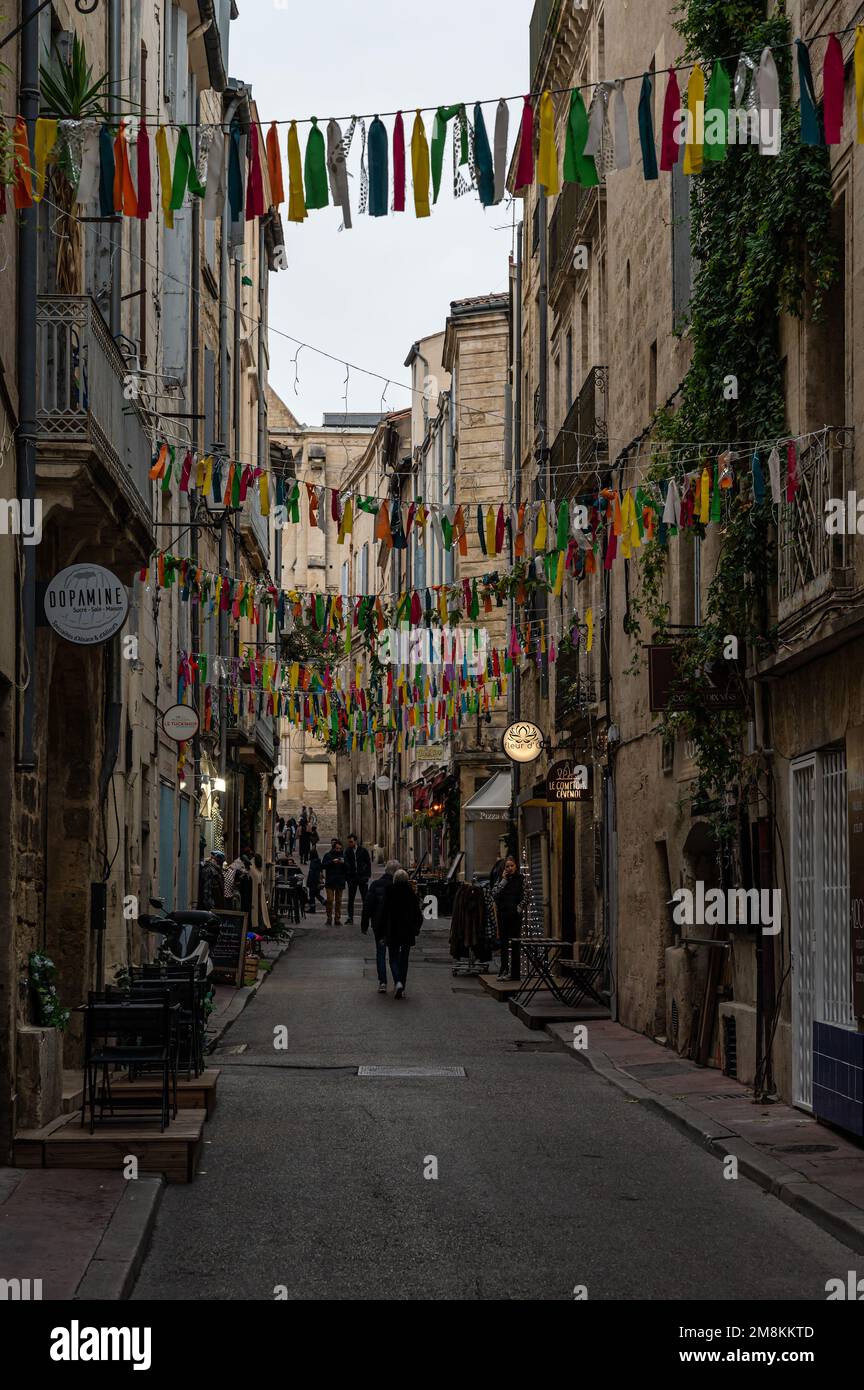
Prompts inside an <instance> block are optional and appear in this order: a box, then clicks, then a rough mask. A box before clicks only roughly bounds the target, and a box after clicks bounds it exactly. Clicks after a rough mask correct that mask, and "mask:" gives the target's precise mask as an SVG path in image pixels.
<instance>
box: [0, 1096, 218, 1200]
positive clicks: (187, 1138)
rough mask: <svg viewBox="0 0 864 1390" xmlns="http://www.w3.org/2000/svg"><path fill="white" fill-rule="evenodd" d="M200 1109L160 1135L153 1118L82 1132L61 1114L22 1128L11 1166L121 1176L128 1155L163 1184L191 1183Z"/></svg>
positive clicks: (75, 1120) (75, 1119) (183, 1114)
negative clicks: (107, 1172)
mask: <svg viewBox="0 0 864 1390" xmlns="http://www.w3.org/2000/svg"><path fill="white" fill-rule="evenodd" d="M204 1119H205V1114H204V1110H203V1108H202V1109H198V1110H178V1112H177V1118H176V1120H172V1121H171V1123H170V1124H169V1125H168V1128H167V1129H166V1130H165V1132H164V1134H160V1132H159V1123H158V1121H157V1120H149V1119H148V1120H143V1121H139V1122H138V1123H133V1122H131V1121H125V1122H124V1121H122V1120H117V1121H115V1122H114V1123H113V1124H103V1125H99V1124H97V1126H96V1131H95V1133H93V1134H91V1133H90V1127H89V1125H85V1126H84V1128H83V1129H82V1127H81V1121H80V1117H79V1116H78V1115H61V1116H59V1118H58V1119H56V1120H53V1121H52V1123H51V1124H50V1125H46V1126H45V1128H44V1129H31V1130H22V1131H21V1132H20V1133H19V1134H17V1135H16V1136H15V1144H14V1148H13V1153H12V1164H13V1166H14V1167H16V1168H99V1169H110V1170H113V1171H115V1172H122V1171H123V1166H124V1164H125V1162H126V1160H127V1158H128V1157H129V1156H130V1155H134V1157H135V1158H137V1159H138V1166H139V1168H140V1170H141V1171H142V1172H145V1173H162V1174H164V1176H165V1180H166V1182H178V1183H179V1182H191V1181H192V1179H193V1178H194V1177H195V1174H196V1172H197V1171H198V1165H199V1163H200V1161H201V1151H202V1148H203V1142H204V1141H203V1138H202V1134H203V1130H204Z"/></svg>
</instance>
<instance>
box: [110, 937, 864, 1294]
mask: <svg viewBox="0 0 864 1390" xmlns="http://www.w3.org/2000/svg"><path fill="white" fill-rule="evenodd" d="M318 920H319V922H321V921H323V918H321V917H319V919H318ZM283 1029H284V1030H286V1032H283V1031H282V1030H283ZM286 1036H287V1047H286V1048H284V1049H277V1047H276V1046H275V1045H274V1044H275V1043H276V1042H277V1041H279V1040H285V1039H286ZM241 1045H245V1047H244V1050H243V1051H242V1052H238V1051H234V1050H232V1051H229V1049H238V1048H240V1047H241ZM589 1045H590V1040H589ZM213 1061H214V1062H215V1063H216V1064H217V1065H219V1066H220V1067H221V1068H222V1075H221V1078H220V1081H219V1103H218V1106H217V1109H216V1112H215V1115H214V1117H213V1119H212V1120H211V1121H210V1122H209V1124H208V1125H207V1127H206V1131H205V1137H206V1140H207V1143H206V1146H205V1148H204V1158H203V1161H202V1164H201V1169H202V1172H201V1173H200V1175H199V1176H198V1178H197V1179H196V1181H195V1183H194V1184H193V1185H191V1186H188V1187H183V1186H173V1187H169V1188H168V1189H167V1190H166V1192H165V1195H164V1199H163V1201H162V1205H161V1208H160V1212H159V1217H158V1224H157V1228H156V1231H155V1233H154V1238H153V1243H152V1247H151V1250H150V1253H149V1255H148V1257H147V1259H146V1261H145V1264H144V1268H143V1270H142V1273H141V1277H140V1278H139V1281H138V1285H137V1288H136V1290H135V1294H134V1297H135V1298H137V1299H150V1298H156V1299H178V1300H180V1299H183V1300H189V1299H192V1300H195V1299H266V1300H273V1299H274V1298H275V1297H277V1293H276V1291H277V1290H279V1292H280V1294H281V1296H286V1295H287V1297H288V1298H289V1299H312V1300H315V1299H321V1300H332V1299H400V1300H425V1299H458V1300H483V1299H519V1300H523V1299H528V1300H535V1299H536V1300H549V1299H552V1300H558V1299H560V1300H572V1299H573V1297H574V1289H575V1288H576V1286H578V1285H583V1286H585V1288H586V1289H587V1296H588V1298H589V1300H597V1299H601V1300H603V1299H691V1298H698V1299H739V1298H743V1299H765V1298H767V1299H787V1298H790V1299H808V1300H809V1299H816V1300H819V1301H824V1299H825V1281H826V1279H828V1278H833V1277H838V1276H839V1277H842V1278H845V1277H846V1272H847V1270H849V1269H850V1268H854V1267H855V1258H856V1257H855V1255H854V1254H853V1253H852V1252H851V1251H850V1250H848V1249H847V1248H846V1247H845V1246H843V1245H840V1244H839V1243H838V1242H836V1241H835V1240H833V1239H831V1238H830V1237H829V1236H827V1235H825V1234H824V1233H823V1232H822V1231H820V1230H819V1229H818V1228H817V1227H816V1226H814V1225H813V1224H812V1223H811V1222H809V1221H807V1220H805V1219H804V1218H803V1217H800V1216H798V1215H797V1214H796V1213H795V1212H793V1211H791V1210H790V1209H789V1208H788V1207H786V1206H784V1205H783V1204H782V1203H781V1202H779V1201H778V1200H777V1199H776V1198H773V1197H770V1196H768V1195H766V1194H764V1193H763V1192H762V1191H761V1190H760V1189H759V1188H757V1187H755V1186H754V1185H753V1184H751V1183H749V1182H748V1181H747V1180H746V1179H744V1178H741V1179H738V1180H737V1181H729V1180H726V1179H724V1177H723V1165H722V1164H721V1163H720V1162H718V1160H717V1159H716V1158H713V1157H711V1156H710V1155H709V1154H707V1153H704V1152H702V1151H701V1150H700V1149H699V1148H698V1147H697V1146H696V1145H694V1144H693V1143H692V1142H691V1141H690V1140H688V1139H686V1138H685V1137H684V1136H683V1135H680V1134H678V1133H677V1131H676V1130H674V1129H673V1128H672V1127H670V1126H669V1125H668V1124H666V1123H665V1122H664V1121H663V1120H662V1119H661V1118H660V1117H659V1116H657V1115H653V1114H651V1113H649V1112H646V1111H645V1110H644V1109H643V1108H642V1107H641V1106H640V1104H639V1103H638V1102H634V1101H631V1100H629V1099H628V1098H627V1097H625V1096H623V1095H622V1094H621V1093H620V1092H619V1091H618V1090H617V1089H615V1088H614V1087H611V1086H609V1085H607V1083H606V1082H604V1081H603V1080H601V1079H600V1078H599V1077H598V1076H596V1075H595V1074H594V1073H593V1072H592V1071H591V1070H590V1069H589V1068H588V1067H585V1066H584V1065H582V1064H581V1063H580V1062H579V1061H578V1060H576V1059H574V1058H573V1057H570V1056H568V1055H566V1054H565V1053H564V1052H563V1051H561V1050H560V1049H559V1048H558V1047H557V1046H556V1045H555V1044H553V1043H552V1042H551V1041H550V1040H547V1039H546V1037H545V1034H543V1033H532V1032H529V1031H528V1030H527V1029H526V1028H524V1027H523V1026H522V1024H521V1023H519V1021H518V1020H517V1019H516V1018H514V1016H513V1015H512V1014H511V1013H510V1011H509V1009H508V1008H507V1006H506V1005H505V1004H499V1003H496V1002H495V1001H494V1000H493V999H492V998H491V997H490V996H488V995H486V994H485V993H484V992H483V991H482V988H481V986H480V985H479V984H477V983H476V982H474V981H471V980H467V979H459V978H454V977H453V975H452V973H451V969H450V961H449V957H448V955H447V939H446V933H445V932H444V931H443V930H442V929H440V928H439V929H436V930H429V929H428V928H426V929H424V932H423V933H422V935H421V940H420V944H419V945H418V946H417V947H416V948H415V950H414V953H413V956H412V962H411V969H410V972H409V977H408V989H407V997H406V999H405V1000H404V1001H402V1002H397V1001H396V1000H394V998H393V992H392V985H391V986H390V989H389V991H388V994H387V995H386V996H383V995H379V994H378V993H377V992H376V975H375V966H374V960H373V948H372V946H371V939H370V938H366V937H363V936H361V934H360V932H359V930H358V928H357V927H356V926H354V927H346V926H343V927H341V928H329V929H328V928H326V927H323V926H316V927H313V928H311V929H310V930H302V929H301V930H300V931H299V932H298V934H297V936H296V938H295V941H294V944H293V946H292V948H291V950H290V951H289V952H288V953H287V954H285V955H283V957H282V958H281V960H280V961H279V963H278V964H277V965H276V967H275V969H274V971H273V973H272V974H271V975H270V977H269V978H268V979H267V980H266V981H265V983H264V984H263V986H262V987H261V989H260V990H259V991H258V993H257V995H256V996H255V998H254V999H253V1001H252V1002H251V1004H250V1005H249V1006H248V1008H247V1009H246V1011H245V1013H243V1014H242V1015H241V1017H240V1018H239V1019H238V1021H237V1022H236V1023H235V1025H234V1026H233V1028H232V1029H231V1030H230V1031H229V1032H228V1033H227V1034H226V1036H225V1037H224V1038H223V1040H222V1043H221V1045H220V1049H219V1051H218V1052H217V1053H216V1054H215V1056H214V1059H213ZM364 1065H372V1066H423V1067H433V1066H436V1065H438V1066H445V1067H464V1069H465V1077H464V1079H456V1078H452V1077H417V1078H411V1079H393V1078H381V1077H363V1076H359V1075H358V1073H357V1069H358V1067H360V1066H364ZM436 1169H437V1177H435V1176H427V1174H428V1175H431V1174H433V1173H434V1172H435V1171H436Z"/></svg>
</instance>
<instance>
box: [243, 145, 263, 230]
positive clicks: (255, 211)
mask: <svg viewBox="0 0 864 1390" xmlns="http://www.w3.org/2000/svg"><path fill="white" fill-rule="evenodd" d="M266 211H267V207H266V202H265V197H264V167H263V161H262V159H261V131H260V130H259V129H258V125H257V122H253V124H252V126H251V128H250V131H249V176H248V179H247V181H246V221H247V222H252V221H254V219H255V218H258V217H263V216H264V214H265V213H266Z"/></svg>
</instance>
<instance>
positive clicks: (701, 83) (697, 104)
mask: <svg viewBox="0 0 864 1390" xmlns="http://www.w3.org/2000/svg"><path fill="white" fill-rule="evenodd" d="M704 111H705V74H704V73H703V71H702V69H701V67H700V66H699V64H698V63H697V64H696V65H695V67H694V68H693V71H692V72H691V74H690V81H689V82H688V83H687V138H686V140H685V142H684V173H685V174H687V175H688V176H689V175H691V174H701V173H702V136H703V132H702V131H700V129H699V125H700V119H699V118H700V115H702V116H703V117H704Z"/></svg>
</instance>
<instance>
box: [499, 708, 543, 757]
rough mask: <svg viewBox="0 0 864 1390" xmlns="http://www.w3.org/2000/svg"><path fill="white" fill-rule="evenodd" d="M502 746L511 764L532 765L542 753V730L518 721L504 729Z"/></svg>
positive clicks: (525, 721) (524, 721)
mask: <svg viewBox="0 0 864 1390" xmlns="http://www.w3.org/2000/svg"><path fill="white" fill-rule="evenodd" d="M502 744H503V748H504V752H505V753H506V754H507V757H508V758H509V759H510V761H511V762H514V763H533V762H535V761H536V759H537V758H539V757H540V754H541V753H542V752H543V730H542V729H538V727H537V725H536V724H531V723H529V722H528V721H527V720H524V719H523V720H520V722H519V723H518V724H511V725H510V727H509V729H505V731H504V738H503V740H502Z"/></svg>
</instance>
